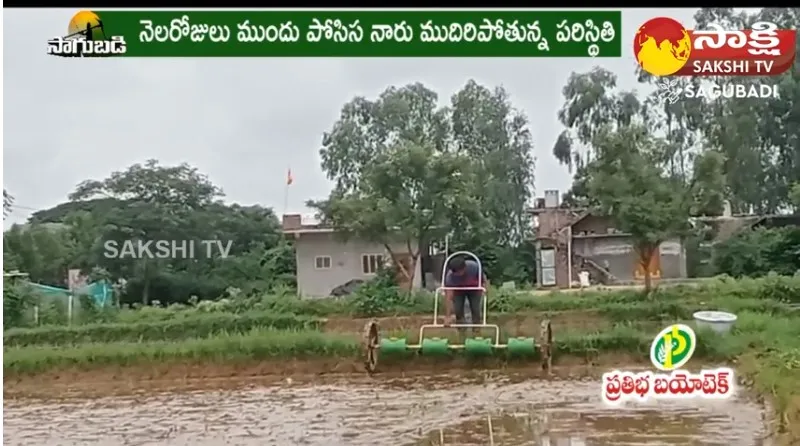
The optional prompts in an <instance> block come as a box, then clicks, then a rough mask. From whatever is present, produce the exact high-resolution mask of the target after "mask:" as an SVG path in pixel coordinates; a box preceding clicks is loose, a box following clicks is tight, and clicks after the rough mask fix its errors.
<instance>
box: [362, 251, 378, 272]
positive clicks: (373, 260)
mask: <svg viewBox="0 0 800 446" xmlns="http://www.w3.org/2000/svg"><path fill="white" fill-rule="evenodd" d="M381 266H383V254H364V255H362V256H361V271H363V272H364V274H375V273H376V272H378V270H379V269H380V268H381Z"/></svg>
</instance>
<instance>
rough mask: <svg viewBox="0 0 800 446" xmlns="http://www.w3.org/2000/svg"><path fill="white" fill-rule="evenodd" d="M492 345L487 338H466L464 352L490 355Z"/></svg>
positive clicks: (469, 354) (470, 354) (471, 354)
mask: <svg viewBox="0 0 800 446" xmlns="http://www.w3.org/2000/svg"><path fill="white" fill-rule="evenodd" d="M492 345H493V344H492V340H491V339H489V338H481V337H478V338H468V339H467V340H466V341H465V342H464V352H465V353H466V354H467V355H468V356H490V355H491V354H492V350H493V349H492Z"/></svg>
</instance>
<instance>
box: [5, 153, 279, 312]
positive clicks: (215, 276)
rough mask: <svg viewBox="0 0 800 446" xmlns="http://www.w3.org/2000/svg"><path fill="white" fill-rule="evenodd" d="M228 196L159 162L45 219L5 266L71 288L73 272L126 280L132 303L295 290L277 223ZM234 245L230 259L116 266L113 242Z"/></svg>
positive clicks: (88, 186)
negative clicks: (228, 291)
mask: <svg viewBox="0 0 800 446" xmlns="http://www.w3.org/2000/svg"><path fill="white" fill-rule="evenodd" d="M222 197H223V194H222V191H221V190H220V189H219V188H218V187H217V186H215V185H214V184H212V183H211V182H210V181H208V179H207V178H206V177H205V176H204V175H202V174H201V173H199V172H198V171H197V169H195V168H193V167H191V166H189V165H186V164H182V165H178V166H162V165H160V164H159V163H158V162H157V161H155V160H150V161H148V162H147V163H145V164H135V165H133V166H130V167H129V168H127V169H126V170H124V171H119V172H113V173H112V174H111V175H109V176H108V177H107V178H105V179H103V180H87V181H84V182H82V183H81V184H79V185H78V186H77V187H76V189H75V191H74V192H73V193H72V194H70V201H68V202H66V203H62V204H60V205H58V206H56V207H54V208H52V209H46V210H43V211H39V212H36V213H34V214H33V215H32V217H31V219H30V223H29V224H28V225H25V226H20V225H15V226H13V227H12V228H11V229H10V230H9V231H7V232H6V234H5V237H4V240H3V242H4V243H3V251H4V260H5V262H4V266H5V268H6V269H20V270H22V271H25V272H27V273H29V274H30V278H31V280H33V281H35V282H39V283H43V284H46V285H52V286H65V285H66V283H65V282H66V278H67V270H68V269H81V270H82V271H83V272H84V273H87V274H94V275H101V276H103V277H104V278H111V279H118V278H124V279H126V281H127V282H126V283H127V284H126V290H125V294H124V295H123V296H122V300H123V301H127V302H136V301H141V302H144V303H147V302H149V301H150V300H159V301H161V302H165V303H166V302H182V301H187V300H188V299H189V298H190V297H191V296H193V295H194V296H197V297H199V298H216V297H219V296H221V295H223V294H224V293H225V291H226V289H227V288H229V287H236V288H244V289H247V288H252V289H260V290H268V289H270V288H273V287H275V286H282V285H289V286H290V285H292V284H293V281H294V268H295V266H294V253H293V249H292V247H291V246H290V245H289V244H288V242H287V241H285V240H284V238H283V236H282V234H281V232H280V225H279V222H278V219H277V217H276V216H275V214H274V213H273V212H272V210H271V209H268V208H263V207H260V206H247V207H245V206H239V205H227V204H224V203H223V202H222V201H219V199H221V198H222ZM215 239H216V240H225V241H230V252H229V253H228V254H229V256H228V257H226V258H219V257H217V258H207V257H205V256H196V258H194V259H191V258H149V257H148V256H136V257H133V256H131V257H128V258H121V257H109V256H108V252H107V247H106V246H105V242H108V241H123V240H141V241H147V240H196V241H199V240H215Z"/></svg>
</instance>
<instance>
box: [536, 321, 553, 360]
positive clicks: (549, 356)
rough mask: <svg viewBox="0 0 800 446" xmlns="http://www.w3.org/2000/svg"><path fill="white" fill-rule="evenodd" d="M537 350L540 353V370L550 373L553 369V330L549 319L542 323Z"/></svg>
mask: <svg viewBox="0 0 800 446" xmlns="http://www.w3.org/2000/svg"><path fill="white" fill-rule="evenodd" d="M539 349H540V351H541V352H542V370H547V371H548V372H550V371H551V368H552V367H553V328H552V327H551V326H550V320H549V319H545V320H543V321H542V324H541V340H540V341H539Z"/></svg>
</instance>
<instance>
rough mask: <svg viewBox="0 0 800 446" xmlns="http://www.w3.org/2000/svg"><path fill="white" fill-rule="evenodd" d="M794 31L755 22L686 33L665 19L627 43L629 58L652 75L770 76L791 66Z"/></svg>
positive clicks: (651, 22) (646, 26)
mask: <svg viewBox="0 0 800 446" xmlns="http://www.w3.org/2000/svg"><path fill="white" fill-rule="evenodd" d="M796 39H797V31H796V30H793V29H778V26H777V25H776V24H774V23H772V22H763V21H762V22H756V23H754V24H753V25H752V26H751V28H750V29H742V30H727V29H724V28H723V27H722V26H721V25H718V24H714V23H712V24H710V25H709V29H706V30H697V29H686V28H685V27H684V26H683V25H682V24H681V23H680V22H678V21H677V20H674V19H672V18H669V17H656V18H654V19H650V20H648V21H647V22H645V23H644V24H643V25H642V26H641V27H639V29H638V31H636V36H635V37H634V39H633V54H634V55H635V56H636V61H637V62H638V63H639V65H640V66H641V67H642V69H643V70H644V71H646V72H647V73H649V74H652V75H654V76H673V75H675V76H774V75H777V74H781V73H784V72H786V71H787V70H788V69H789V68H791V67H792V64H793V63H794V58H795V54H796V48H795V41H796Z"/></svg>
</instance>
